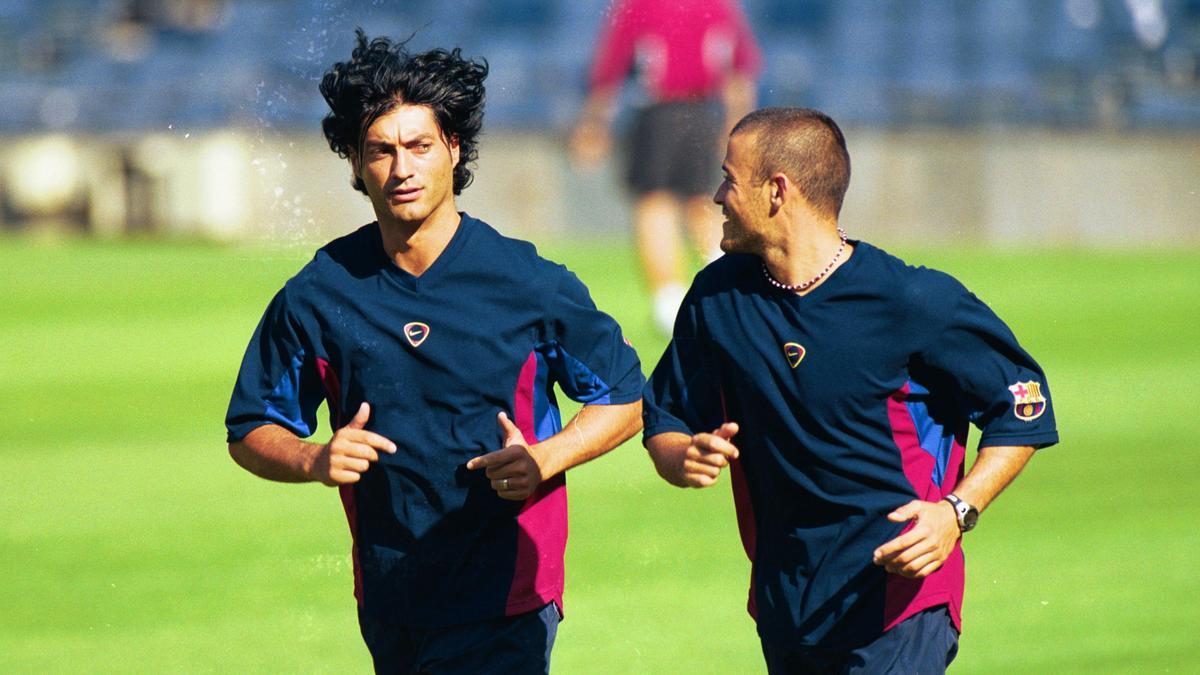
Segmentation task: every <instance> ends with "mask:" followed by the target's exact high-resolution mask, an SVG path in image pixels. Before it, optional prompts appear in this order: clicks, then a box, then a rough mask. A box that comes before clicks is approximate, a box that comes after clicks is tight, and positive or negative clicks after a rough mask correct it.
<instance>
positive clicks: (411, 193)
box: [389, 187, 423, 203]
mask: <svg viewBox="0 0 1200 675" xmlns="http://www.w3.org/2000/svg"><path fill="white" fill-rule="evenodd" d="M422 190H423V188H419V187H406V188H398V189H396V190H392V191H391V192H390V193H389V196H390V197H391V200H392V201H395V202H401V203H405V202H415V201H416V200H417V199H419V198H420V197H421V191H422Z"/></svg>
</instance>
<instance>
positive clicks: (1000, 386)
mask: <svg viewBox="0 0 1200 675" xmlns="http://www.w3.org/2000/svg"><path fill="white" fill-rule="evenodd" d="M954 285H955V287H954V288H953V289H951V290H949V292H948V293H947V294H946V295H943V296H942V298H943V302H948V303H949V311H948V323H946V324H945V325H944V327H943V328H942V329H941V330H940V331H938V332H937V333H936V334H935V337H934V339H933V340H932V342H931V344H930V345H929V346H928V347H927V348H926V349H925V350H924V351H923V352H922V353H921V354H920V355H919V357H918V358H919V361H920V362H921V364H923V365H924V366H927V367H929V368H932V369H933V370H934V371H936V373H937V377H938V378H939V379H948V380H950V381H952V382H953V383H954V385H956V388H957V389H958V392H959V395H960V396H961V398H962V402H963V403H964V404H965V406H966V408H967V410H966V411H965V412H966V413H967V415H968V418H969V419H970V420H971V421H972V422H973V423H974V424H975V426H977V427H978V428H979V429H980V431H981V438H980V441H979V446H980V447H987V446H997V445H1032V446H1034V447H1036V448H1040V447H1046V446H1049V445H1054V444H1055V443H1057V442H1058V431H1057V429H1056V428H1055V423H1054V410H1053V407H1052V403H1051V397H1050V387H1049V385H1048V384H1047V382H1046V376H1045V374H1044V373H1043V372H1042V368H1041V366H1039V365H1038V364H1037V362H1036V361H1034V360H1033V357H1031V356H1030V355H1029V354H1028V353H1027V352H1026V351H1025V350H1024V349H1022V348H1021V346H1020V345H1019V344H1018V343H1017V339H1016V337H1015V336H1014V335H1013V333H1012V331H1011V330H1009V328H1008V326H1006V325H1005V324H1004V322H1003V321H1001V320H1000V319H999V317H997V316H996V315H995V313H993V312H992V310H991V309H990V308H989V307H988V306H987V305H985V304H984V303H983V302H982V301H981V300H979V298H977V297H975V295H974V294H972V293H971V292H969V291H968V290H967V289H965V288H963V287H962V286H961V284H958V283H957V282H955V283H954Z"/></svg>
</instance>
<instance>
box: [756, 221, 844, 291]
mask: <svg viewBox="0 0 1200 675" xmlns="http://www.w3.org/2000/svg"><path fill="white" fill-rule="evenodd" d="M853 249H854V247H853V246H852V245H850V244H846V246H845V247H843V246H842V240H841V237H840V235H839V234H838V225H837V221H836V220H835V221H832V222H831V221H808V222H801V223H796V224H795V225H794V226H793V227H791V228H790V230H789V231H788V233H787V235H786V236H785V237H783V238H781V239H780V240H779V241H776V242H772V244H771V245H768V246H767V247H766V249H765V250H764V251H763V253H762V259H763V263H764V264H765V265H766V267H767V272H769V273H770V275H771V277H772V278H773V279H774V280H775V281H778V282H779V283H781V284H784V285H787V286H798V285H801V284H806V283H809V282H811V281H812V280H813V279H817V281H816V282H815V283H812V285H811V286H808V287H807V288H804V289H802V290H798V291H797V293H799V294H801V295H804V294H805V293H808V292H810V291H812V290H813V289H815V288H817V287H818V286H820V285H821V284H822V283H824V282H825V280H826V279H828V278H829V275H830V274H832V273H833V271H834V270H836V269H837V268H838V267H840V266H841V265H842V264H843V263H845V262H846V260H847V259H848V258H849V257H850V254H851V252H852V251H853Z"/></svg>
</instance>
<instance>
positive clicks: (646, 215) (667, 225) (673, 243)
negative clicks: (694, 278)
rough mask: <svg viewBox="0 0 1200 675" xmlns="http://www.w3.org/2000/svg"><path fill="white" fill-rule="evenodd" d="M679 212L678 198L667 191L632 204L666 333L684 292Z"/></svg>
mask: <svg viewBox="0 0 1200 675" xmlns="http://www.w3.org/2000/svg"><path fill="white" fill-rule="evenodd" d="M679 211H680V209H679V202H678V200H677V199H676V198H675V197H674V196H673V195H671V194H670V193H669V192H665V191H655V192H648V193H646V194H644V195H642V196H640V197H639V198H638V200H637V202H636V203H635V204H634V206H633V229H634V234H635V235H636V237H637V247H638V254H639V255H640V256H641V260H642V271H643V272H644V273H645V275H646V283H647V285H648V286H649V287H650V293H651V297H652V298H653V299H654V318H655V323H656V325H657V326H658V327H659V329H660V330H662V331H663V332H664V333H667V334H669V333H670V331H671V326H672V324H673V322H674V320H675V313H676V311H678V309H679V301H680V300H682V299H683V292H684V291H683V277H682V272H681V269H682V267H683V264H682V251H683V242H682V237H680V236H679V225H678V223H679V215H680V214H679Z"/></svg>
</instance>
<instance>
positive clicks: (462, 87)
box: [320, 28, 488, 195]
mask: <svg viewBox="0 0 1200 675" xmlns="http://www.w3.org/2000/svg"><path fill="white" fill-rule="evenodd" d="M354 34H355V36H356V37H357V43H358V44H357V45H356V46H355V48H354V51H353V52H352V53H351V54H350V60H349V61H341V62H338V63H335V64H333V67H332V68H330V69H329V71H328V72H326V73H325V76H324V77H323V78H321V87H320V88H321V95H322V96H324V97H325V101H326V102H327V103H328V104H329V111H330V112H329V114H328V115H326V116H325V119H323V120H321V129H322V131H324V132H325V138H326V140H328V141H329V147H330V149H332V150H333V151H334V152H336V153H337V154H338V156H339V157H342V158H346V157H349V156H350V154H351V152H354V153H356V154H357V155H358V156H359V157H362V143H363V139H364V137H365V136H366V133H367V129H368V128H369V127H370V126H371V124H373V123H374V122H375V120H377V119H379V118H380V117H381V116H382V115H386V114H387V113H388V112H390V111H392V110H393V109H395V107H396V106H398V105H401V104H410V105H425V106H429V108H430V109H432V110H433V115H434V118H435V119H436V120H437V123H438V127H439V128H440V129H441V131H442V133H443V134H445V135H446V137H447V138H455V139H457V140H458V147H459V158H458V164H457V165H455V167H454V194H456V195H457V194H461V193H462V191H463V188H465V187H467V186H468V185H470V184H471V179H472V175H471V170H470V169H468V168H467V165H468V164H470V163H473V162H474V161H475V159H476V158H477V157H478V156H479V149H478V147H477V142H478V137H479V132H480V129H481V128H482V127H483V97H484V89H483V80H484V79H485V78H487V74H488V65H487V61H486V60H484V59H480V60H479V61H478V62H476V61H472V60H470V59H465V58H463V56H462V50H461V49H459V48H457V47H456V48H454V49H453V50H451V51H446V50H445V49H434V50H431V51H427V52H423V53H420V54H410V53H409V52H408V50H407V49H406V48H405V44H406V42H407V41H405V42H392V41H391V40H389V39H388V38H386V37H377V38H375V39H373V40H369V41H368V40H367V35H366V33H364V32H363V30H362V29H361V28H359V29H357V30H355V31H354ZM354 189H356V190H358V191H359V192H361V193H363V194H366V193H367V188H366V185H364V184H363V182H362V179H361V178H359V177H358V176H355V177H354Z"/></svg>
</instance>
